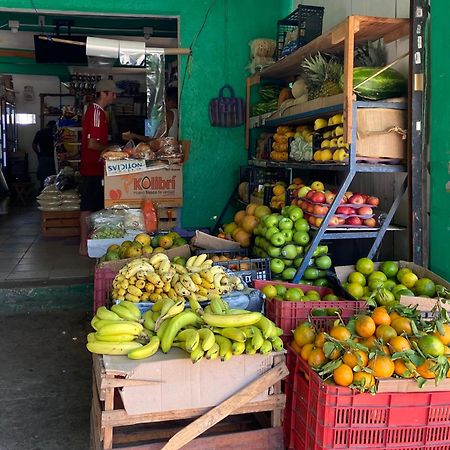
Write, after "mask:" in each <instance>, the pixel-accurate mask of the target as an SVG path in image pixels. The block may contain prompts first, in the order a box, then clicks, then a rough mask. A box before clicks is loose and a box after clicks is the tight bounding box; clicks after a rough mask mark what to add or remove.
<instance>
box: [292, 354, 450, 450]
mask: <svg viewBox="0 0 450 450" xmlns="http://www.w3.org/2000/svg"><path fill="white" fill-rule="evenodd" d="M288 353H290V358H293V357H295V369H294V371H293V372H291V375H290V378H291V380H292V391H291V393H292V398H291V399H290V403H289V404H290V405H291V416H290V418H289V420H288V421H285V426H287V425H288V424H289V426H290V435H289V448H292V449H295V450H324V449H352V450H362V449H396V450H400V449H401V450H409V449H411V450H412V449H415V450H419V449H421V450H422V449H426V450H440V449H446V450H449V449H450V391H438V392H435V391H433V392H414V393H409V392H391V393H377V394H375V395H371V394H367V393H365V394H361V393H358V392H355V391H353V390H351V389H349V388H345V387H338V386H335V385H333V384H328V383H326V382H324V381H323V380H322V379H321V378H320V377H319V376H318V375H317V374H316V373H315V372H314V371H313V370H311V369H310V367H309V366H308V365H307V364H306V362H305V361H303V359H302V358H301V357H300V356H299V355H297V354H296V353H295V352H294V351H293V350H292V348H291V347H289V349H288ZM291 361H292V359H291ZM305 375H306V376H305ZM399 381H402V380H399ZM286 435H287V430H286V429H285V436H286Z"/></svg>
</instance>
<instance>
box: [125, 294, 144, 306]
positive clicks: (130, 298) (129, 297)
mask: <svg viewBox="0 0 450 450" xmlns="http://www.w3.org/2000/svg"><path fill="white" fill-rule="evenodd" d="M125 300H128V301H129V302H133V303H139V302H140V301H141V297H137V296H136V295H133V294H130V293H129V292H127V293H126V294H125Z"/></svg>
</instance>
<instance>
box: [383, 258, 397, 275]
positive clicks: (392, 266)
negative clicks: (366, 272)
mask: <svg viewBox="0 0 450 450" xmlns="http://www.w3.org/2000/svg"><path fill="white" fill-rule="evenodd" d="M380 270H381V271H382V272H383V273H384V274H385V275H386V276H387V277H388V278H391V277H395V275H397V272H398V264H397V263H396V262H395V261H385V262H384V263H382V264H381V265H380Z"/></svg>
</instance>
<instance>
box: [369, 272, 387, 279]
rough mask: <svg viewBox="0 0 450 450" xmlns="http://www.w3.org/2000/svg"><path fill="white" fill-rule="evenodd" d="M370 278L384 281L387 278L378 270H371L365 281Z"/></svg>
mask: <svg viewBox="0 0 450 450" xmlns="http://www.w3.org/2000/svg"><path fill="white" fill-rule="evenodd" d="M372 280H381V281H386V280H387V276H386V275H385V274H384V273H383V272H380V271H379V270H375V272H372V273H371V274H370V275H369V278H367V281H369V282H370V281H372Z"/></svg>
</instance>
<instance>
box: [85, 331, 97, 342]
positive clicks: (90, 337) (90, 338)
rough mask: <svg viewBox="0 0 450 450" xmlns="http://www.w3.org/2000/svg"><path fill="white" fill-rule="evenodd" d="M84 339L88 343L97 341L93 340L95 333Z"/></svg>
mask: <svg viewBox="0 0 450 450" xmlns="http://www.w3.org/2000/svg"><path fill="white" fill-rule="evenodd" d="M86 339H87V341H88V342H94V341H96V340H97V339H95V333H89V334H88V335H87V336H86Z"/></svg>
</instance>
